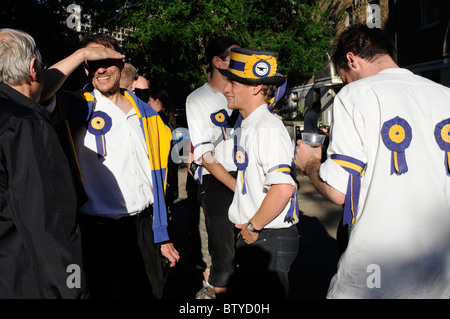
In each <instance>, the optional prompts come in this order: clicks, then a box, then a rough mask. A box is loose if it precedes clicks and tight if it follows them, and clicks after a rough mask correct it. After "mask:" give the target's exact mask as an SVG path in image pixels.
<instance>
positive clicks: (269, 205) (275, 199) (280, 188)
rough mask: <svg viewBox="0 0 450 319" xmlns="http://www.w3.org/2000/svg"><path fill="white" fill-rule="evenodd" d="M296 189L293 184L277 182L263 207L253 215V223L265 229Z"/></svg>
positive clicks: (258, 227)
mask: <svg viewBox="0 0 450 319" xmlns="http://www.w3.org/2000/svg"><path fill="white" fill-rule="evenodd" d="M294 190H295V187H294V186H293V185H289V184H275V185H272V186H271V187H270V189H269V191H268V192H267V195H266V197H265V198H264V201H263V202H262V204H261V207H260V208H259V209H258V211H257V212H256V213H255V215H254V216H253V217H252V219H251V220H252V224H253V226H255V228H256V229H263V228H264V226H266V225H267V224H268V223H270V222H271V221H272V220H273V219H275V218H276V217H277V216H278V215H279V214H280V213H281V212H282V211H283V209H284V208H285V207H286V205H287V204H288V202H289V200H290V199H291V197H292V194H293V192H294Z"/></svg>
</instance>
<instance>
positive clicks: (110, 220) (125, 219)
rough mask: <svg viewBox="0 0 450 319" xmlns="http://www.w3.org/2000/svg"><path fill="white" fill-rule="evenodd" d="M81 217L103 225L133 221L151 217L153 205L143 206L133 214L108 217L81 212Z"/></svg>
mask: <svg viewBox="0 0 450 319" xmlns="http://www.w3.org/2000/svg"><path fill="white" fill-rule="evenodd" d="M81 216H82V218H84V219H85V220H89V221H91V222H94V223H97V224H104V225H110V224H111V225H112V224H118V223H121V222H133V221H136V220H137V219H138V218H147V217H153V206H152V205H150V206H149V207H147V208H145V209H144V210H143V211H141V212H139V213H137V214H134V215H123V216H120V217H119V218H110V217H103V216H96V215H89V214H81Z"/></svg>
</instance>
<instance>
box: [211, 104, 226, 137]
mask: <svg viewBox="0 0 450 319" xmlns="http://www.w3.org/2000/svg"><path fill="white" fill-rule="evenodd" d="M210 117H211V121H212V122H213V124H214V125H216V126H218V127H220V128H221V129H222V135H223V139H224V140H226V139H227V128H228V119H229V116H228V113H227V111H225V110H220V111H218V112H216V113H212V114H211V116H210Z"/></svg>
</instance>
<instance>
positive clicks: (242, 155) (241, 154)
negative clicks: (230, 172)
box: [233, 139, 248, 194]
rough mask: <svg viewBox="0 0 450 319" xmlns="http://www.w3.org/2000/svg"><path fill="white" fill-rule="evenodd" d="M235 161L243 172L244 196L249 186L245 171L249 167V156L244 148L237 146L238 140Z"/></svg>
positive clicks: (234, 154) (235, 147)
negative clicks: (246, 183) (246, 182)
mask: <svg viewBox="0 0 450 319" xmlns="http://www.w3.org/2000/svg"><path fill="white" fill-rule="evenodd" d="M233 161H234V164H235V165H236V167H237V168H238V169H239V170H241V171H242V194H246V193H247V186H246V185H245V169H246V168H247V166H248V155H247V152H246V151H245V149H244V148H243V147H242V146H239V145H237V143H236V139H235V144H234V148H233Z"/></svg>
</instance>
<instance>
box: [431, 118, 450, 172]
mask: <svg viewBox="0 0 450 319" xmlns="http://www.w3.org/2000/svg"><path fill="white" fill-rule="evenodd" d="M434 137H435V138H436V142H437V143H438V145H439V147H440V149H441V150H443V151H444V152H445V161H444V165H445V171H446V172H447V175H448V176H450V119H446V120H443V121H442V122H439V123H438V124H436V127H435V129H434Z"/></svg>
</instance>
